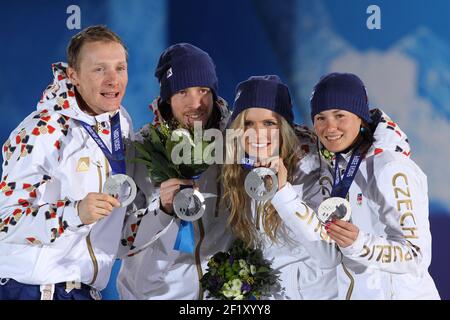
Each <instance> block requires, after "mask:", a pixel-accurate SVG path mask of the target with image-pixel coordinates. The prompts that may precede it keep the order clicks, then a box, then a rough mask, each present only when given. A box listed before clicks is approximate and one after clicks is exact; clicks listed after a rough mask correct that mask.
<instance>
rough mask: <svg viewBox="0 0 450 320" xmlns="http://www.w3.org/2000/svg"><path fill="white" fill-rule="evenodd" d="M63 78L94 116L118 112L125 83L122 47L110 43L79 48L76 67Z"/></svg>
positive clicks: (92, 44) (89, 43)
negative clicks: (72, 85)
mask: <svg viewBox="0 0 450 320" xmlns="http://www.w3.org/2000/svg"><path fill="white" fill-rule="evenodd" d="M67 74H68V76H69V78H70V80H71V82H72V83H73V84H74V85H75V86H76V88H77V91H78V93H79V94H80V95H81V97H82V98H83V100H84V101H85V102H86V104H87V105H88V107H89V108H90V109H91V110H90V111H91V112H92V113H94V114H96V115H97V114H102V113H105V112H111V111H115V110H117V109H119V107H120V104H121V102H122V99H123V97H124V95H125V90H126V87H127V83H128V70H127V58H126V53H125V49H124V47H123V46H122V45H121V44H120V43H117V42H113V41H108V42H105V41H95V42H86V43H85V44H83V46H82V48H81V51H80V57H79V65H78V67H77V68H76V69H74V68H71V67H69V68H68V71H67Z"/></svg>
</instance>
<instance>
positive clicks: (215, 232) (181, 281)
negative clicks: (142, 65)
mask: <svg viewBox="0 0 450 320" xmlns="http://www.w3.org/2000/svg"><path fill="white" fill-rule="evenodd" d="M157 101H158V99H157V100H155V102H154V103H153V104H152V108H153V111H154V112H155V118H154V122H157V121H164V120H163V119H162V117H161V116H160V114H159V113H158V111H157V106H158V102H157ZM221 101H222V102H221V103H220V104H218V105H216V106H217V107H219V108H220V109H219V110H220V111H221V114H222V119H221V126H220V128H221V129H222V130H223V129H224V127H225V125H226V123H227V118H228V111H227V108H226V106H225V102H224V101H223V100H221ZM216 106H215V107H216ZM146 130H148V126H145V127H144V128H142V129H141V131H140V132H139V133H137V134H136V139H137V140H142V136H143V135H145V131H146ZM135 156H137V155H135ZM219 170H220V169H219V166H217V165H212V166H210V167H209V168H208V169H207V170H206V171H205V172H203V173H202V174H201V176H200V178H199V180H197V181H196V185H197V186H198V187H199V188H200V192H202V193H212V194H215V195H220V194H221V190H220V185H219V182H218V177H219V174H220V171H219ZM133 176H134V179H135V181H136V184H137V186H138V189H139V191H138V196H137V198H136V200H135V201H134V203H133V205H132V206H130V208H129V210H128V213H127V218H126V223H125V226H124V230H123V239H122V244H121V246H120V250H119V256H123V260H122V266H121V269H120V272H119V276H118V278H117V288H118V291H119V294H120V298H121V299H126V300H130V299H139V300H145V299H158V300H159V299H161V300H172V299H175V300H177V299H188V300H196V299H202V298H204V293H203V290H202V289H201V287H200V281H199V279H200V278H201V277H202V275H203V273H204V272H205V270H206V267H207V260H208V259H209V258H210V257H211V256H212V255H213V254H215V253H216V252H218V251H226V250H228V248H229V246H230V244H231V242H232V240H233V237H232V235H231V232H230V230H229V229H228V228H227V215H226V213H225V212H223V211H221V210H219V206H218V204H219V203H218V202H219V198H217V197H210V198H207V199H205V203H206V211H205V213H204V215H203V217H202V218H200V219H199V220H197V221H195V222H193V224H194V233H195V236H194V237H195V251H194V254H193V255H192V254H189V253H184V252H180V251H177V250H175V249H174V244H175V240H176V237H177V233H178V230H179V225H180V220H179V219H178V218H175V217H172V216H169V215H167V214H166V213H164V212H163V211H161V210H160V207H159V205H160V200H159V188H158V187H156V186H155V184H154V183H153V182H152V179H151V178H150V177H149V176H148V173H147V169H146V167H145V166H144V165H141V164H137V165H136V166H135V172H134V175H133Z"/></svg>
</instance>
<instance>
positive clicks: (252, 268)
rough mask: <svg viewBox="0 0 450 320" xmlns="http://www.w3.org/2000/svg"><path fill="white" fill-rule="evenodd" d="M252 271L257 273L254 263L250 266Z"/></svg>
mask: <svg viewBox="0 0 450 320" xmlns="http://www.w3.org/2000/svg"><path fill="white" fill-rule="evenodd" d="M250 273H251V274H255V273H256V267H255V266H254V265H251V266H250Z"/></svg>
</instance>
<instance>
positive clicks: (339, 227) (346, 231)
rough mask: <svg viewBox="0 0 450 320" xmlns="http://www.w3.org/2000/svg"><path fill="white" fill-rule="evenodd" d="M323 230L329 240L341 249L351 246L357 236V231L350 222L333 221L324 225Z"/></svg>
mask: <svg viewBox="0 0 450 320" xmlns="http://www.w3.org/2000/svg"><path fill="white" fill-rule="evenodd" d="M325 230H327V233H328V235H329V236H330V238H331V239H333V240H334V241H336V243H337V244H338V245H339V247H341V248H345V247H348V246H351V245H352V244H353V243H354V242H355V240H356V238H357V237H358V234H359V229H358V227H357V226H355V225H354V224H353V223H351V222H346V221H343V220H339V219H333V220H331V221H330V222H327V223H326V224H325Z"/></svg>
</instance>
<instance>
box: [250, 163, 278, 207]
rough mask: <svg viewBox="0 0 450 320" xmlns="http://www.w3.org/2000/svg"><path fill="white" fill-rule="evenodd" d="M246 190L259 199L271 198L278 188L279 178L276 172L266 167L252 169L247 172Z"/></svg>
mask: <svg viewBox="0 0 450 320" xmlns="http://www.w3.org/2000/svg"><path fill="white" fill-rule="evenodd" d="M267 177H271V178H272V184H271V185H270V184H269V182H270V179H267ZM244 187H245V191H246V192H247V194H248V195H249V196H250V197H251V198H252V199H255V200H257V201H265V200H268V199H271V198H272V197H273V196H274V195H275V193H276V192H277V189H278V178H277V175H276V173H275V172H274V171H273V170H272V169H270V168H265V167H259V168H255V169H252V171H250V172H249V174H247V177H245V182H244Z"/></svg>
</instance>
